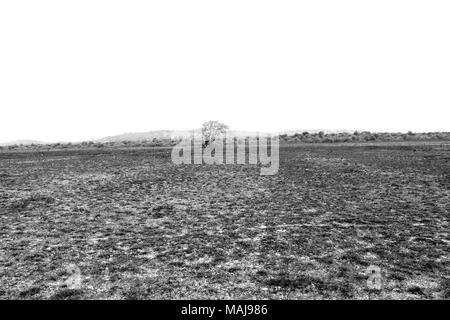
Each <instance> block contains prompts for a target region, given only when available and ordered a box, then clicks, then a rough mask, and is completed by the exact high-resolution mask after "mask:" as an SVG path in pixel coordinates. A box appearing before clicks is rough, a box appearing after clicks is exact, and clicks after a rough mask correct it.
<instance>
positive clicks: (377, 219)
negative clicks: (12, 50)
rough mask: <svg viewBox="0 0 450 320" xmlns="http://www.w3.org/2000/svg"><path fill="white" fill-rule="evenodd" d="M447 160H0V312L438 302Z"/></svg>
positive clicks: (423, 149)
mask: <svg viewBox="0 0 450 320" xmlns="http://www.w3.org/2000/svg"><path fill="white" fill-rule="evenodd" d="M449 159H450V145H449V144H428V145H423V144H422V145H414V144H409V145H401V146H400V145H398V146H395V145H393V144H386V145H378V146H367V145H366V146H351V145H339V146H326V145H306V146H282V147H281V150H280V171H279V173H278V174H277V175H275V176H260V175H259V168H257V167H256V166H248V165H247V166H243V165H183V166H175V165H173V164H172V163H171V159H170V149H164V148H159V149H132V150H109V151H108V150H92V151H80V150H78V151H64V152H62V151H61V152H57V151H55V152H45V153H0V226H1V228H0V299H11V298H19V299H42V298H53V299H92V298H99V299H104V298H108V299H109V298H111V299H180V298H192V299H197V298H198V299H209V298H220V299H229V298H233V299H252V298H261V299H285V298H290V299H313V298H327V299H335V298H343V299H367V298H371V299H378V298H383V299H398V298H407V299H442V298H447V299H448V298H450V236H449V229H450V226H449V219H450V160H449ZM69 263H74V264H75V265H77V266H78V267H79V269H80V271H81V280H82V283H81V287H80V288H79V289H76V288H75V289H73V288H67V287H65V285H64V281H65V280H66V279H67V278H68V276H69V275H68V274H67V271H66V270H65V266H66V265H67V264H69ZM369 266H377V267H379V268H380V270H381V274H380V277H381V280H382V288H381V290H377V289H374V288H372V289H371V288H370V287H368V285H367V279H368V276H369V275H368V273H367V269H368V267H369Z"/></svg>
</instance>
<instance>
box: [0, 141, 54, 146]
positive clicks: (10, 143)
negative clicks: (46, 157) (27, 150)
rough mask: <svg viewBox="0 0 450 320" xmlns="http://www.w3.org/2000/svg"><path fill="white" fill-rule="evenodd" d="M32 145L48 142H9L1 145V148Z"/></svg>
mask: <svg viewBox="0 0 450 320" xmlns="http://www.w3.org/2000/svg"><path fill="white" fill-rule="evenodd" d="M15 144H16V145H21V144H22V145H24V146H26V145H30V144H46V142H42V141H37V140H15V141H8V142H2V143H0V146H2V147H6V146H12V145H15Z"/></svg>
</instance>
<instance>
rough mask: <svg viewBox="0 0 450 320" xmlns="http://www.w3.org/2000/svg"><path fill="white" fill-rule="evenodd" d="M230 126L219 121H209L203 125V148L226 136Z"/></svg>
mask: <svg viewBox="0 0 450 320" xmlns="http://www.w3.org/2000/svg"><path fill="white" fill-rule="evenodd" d="M228 129H229V128H228V126H227V125H226V124H223V123H221V122H218V121H208V122H205V123H204V124H203V125H202V136H203V148H206V147H207V146H208V145H209V144H210V143H211V142H213V141H214V140H215V139H216V138H217V136H219V135H221V134H225V132H227V130H228Z"/></svg>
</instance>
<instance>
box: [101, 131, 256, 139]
mask: <svg viewBox="0 0 450 320" xmlns="http://www.w3.org/2000/svg"><path fill="white" fill-rule="evenodd" d="M192 132H196V133H201V129H194V130H157V131H148V132H134V133H123V134H119V135H115V136H109V137H104V138H101V139H99V140H96V142H121V141H144V140H153V139H159V140H161V139H176V138H186V137H189V136H190V135H191V134H192ZM260 133H262V132H260ZM230 134H232V135H234V136H236V137H247V136H256V135H257V134H258V132H256V131H233V130H231V131H230Z"/></svg>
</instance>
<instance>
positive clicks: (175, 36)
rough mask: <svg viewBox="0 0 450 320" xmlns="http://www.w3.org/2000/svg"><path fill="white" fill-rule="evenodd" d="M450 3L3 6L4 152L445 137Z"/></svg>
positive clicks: (80, 1)
mask: <svg viewBox="0 0 450 320" xmlns="http://www.w3.org/2000/svg"><path fill="white" fill-rule="evenodd" d="M449 110H450V1H448V0H444V1H434V0H423V1H414V0H405V1H399V0H388V1H385V0H377V1H372V0H371V1H368V0H355V1H346V0H340V1H336V0H330V1H321V0H315V1H300V0H297V1H284V0H276V1H275V0H273V1H264V0H256V1H249V0H227V1H215V0H204V1H198V0H190V1H186V0H180V1H174V0H164V1H149V0H147V1H133V0H127V1H125V0H123V1H114V0H105V1H99V0H87V1H85V0H77V1H68V0H55V1H48V0H39V1H36V0H29V1H25V0H14V1H1V2H0V119H1V122H0V142H4V141H9V140H16V139H37V140H43V141H49V142H52V141H60V140H62V141H69V140H72V141H79V140H88V139H96V138H101V137H103V136H108V135H113V134H120V133H124V132H141V131H151V130H158V129H188V128H195V127H199V126H200V125H201V123H202V122H204V121H207V120H219V121H222V122H225V123H226V124H228V125H229V126H231V127H232V128H233V129H236V130H260V131H282V130H292V129H352V130H353V129H359V130H373V131H407V130H413V131H450V125H449V123H450V121H449V119H450V111H449Z"/></svg>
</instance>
